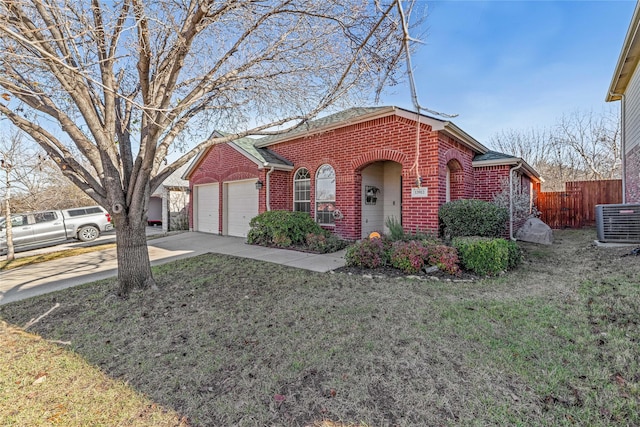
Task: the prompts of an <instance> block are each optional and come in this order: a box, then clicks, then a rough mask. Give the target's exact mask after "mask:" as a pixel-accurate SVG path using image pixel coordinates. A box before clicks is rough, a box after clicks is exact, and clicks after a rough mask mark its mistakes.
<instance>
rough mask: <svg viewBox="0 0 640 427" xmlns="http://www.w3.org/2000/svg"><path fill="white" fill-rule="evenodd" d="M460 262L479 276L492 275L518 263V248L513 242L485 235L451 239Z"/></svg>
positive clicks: (519, 257) (519, 258) (519, 256)
mask: <svg viewBox="0 0 640 427" xmlns="http://www.w3.org/2000/svg"><path fill="white" fill-rule="evenodd" d="M452 244H453V246H454V247H455V248H456V249H457V250H458V255H459V257H460V263H461V264H462V266H463V267H464V268H466V269H467V270H470V271H473V272H474V273H476V274H479V275H481V276H493V275H496V274H498V273H500V272H501V271H505V270H508V269H509V268H513V267H515V266H517V265H518V264H519V263H520V260H521V255H520V248H519V247H518V245H517V244H516V243H515V242H512V241H510V240H505V239H499V238H498V239H492V238H487V237H459V238H455V239H453V242H452Z"/></svg>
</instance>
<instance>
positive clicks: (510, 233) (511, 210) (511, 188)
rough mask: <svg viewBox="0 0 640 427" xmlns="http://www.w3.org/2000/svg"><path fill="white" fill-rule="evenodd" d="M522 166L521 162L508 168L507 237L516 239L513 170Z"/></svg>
mask: <svg viewBox="0 0 640 427" xmlns="http://www.w3.org/2000/svg"><path fill="white" fill-rule="evenodd" d="M521 167H522V162H518V164H517V165H516V166H514V167H512V168H511V169H509V238H510V239H511V240H513V241H514V242H515V241H516V238H515V237H513V172H514V171H516V170H518V169H520V168H521Z"/></svg>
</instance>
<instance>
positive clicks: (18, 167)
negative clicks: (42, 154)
mask: <svg viewBox="0 0 640 427" xmlns="http://www.w3.org/2000/svg"><path fill="white" fill-rule="evenodd" d="M36 157H37V156H36V151H35V150H34V149H33V147H32V146H30V145H29V144H28V143H27V142H26V141H25V140H24V138H23V134H22V133H21V132H18V131H14V132H11V133H10V134H9V135H8V136H5V135H3V136H2V137H1V138H0V169H2V172H4V173H3V177H2V178H3V179H2V180H0V194H2V199H3V200H4V203H3V205H4V206H3V208H0V212H2V211H4V212H3V213H4V216H5V222H4V224H3V225H4V227H3V229H4V230H3V231H4V233H3V234H5V238H6V240H7V260H8V261H11V260H13V259H14V258H15V256H14V248H13V232H12V227H11V225H12V223H11V212H12V211H13V212H15V210H16V209H15V208H19V206H15V204H14V203H13V202H14V200H13V198H14V197H15V195H16V194H24V192H25V189H26V188H28V187H29V185H30V183H31V182H33V176H34V173H33V172H34V170H36V169H37V168H38V166H37V163H36V162H37V160H34V159H35V158H36Z"/></svg>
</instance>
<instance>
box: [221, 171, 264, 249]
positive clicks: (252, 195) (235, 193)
mask: <svg viewBox="0 0 640 427" xmlns="http://www.w3.org/2000/svg"><path fill="white" fill-rule="evenodd" d="M226 211H227V234H228V235H229V236H238V237H247V233H249V221H251V218H253V217H254V216H256V215H258V190H256V181H255V180H250V181H237V182H229V183H228V184H227V209H226Z"/></svg>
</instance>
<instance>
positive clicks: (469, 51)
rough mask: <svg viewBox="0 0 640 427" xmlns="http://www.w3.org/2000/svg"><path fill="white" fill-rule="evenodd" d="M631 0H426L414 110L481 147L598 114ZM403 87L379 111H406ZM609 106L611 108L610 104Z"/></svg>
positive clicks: (416, 59) (415, 62) (407, 95)
mask: <svg viewBox="0 0 640 427" xmlns="http://www.w3.org/2000/svg"><path fill="white" fill-rule="evenodd" d="M634 7H635V1H433V2H428V16H427V20H426V23H425V25H426V29H427V32H426V35H425V36H424V37H423V38H422V40H423V41H424V42H425V43H424V44H423V45H421V46H419V47H418V51H417V52H416V53H415V54H414V55H413V58H412V60H413V65H414V67H413V68H414V72H415V76H416V85H417V88H418V97H419V100H420V103H421V104H422V105H423V106H425V107H427V108H430V109H433V110H436V111H439V112H443V113H448V114H458V117H455V118H453V119H452V121H453V122H454V123H456V124H457V125H458V126H459V127H461V128H462V129H463V130H464V131H466V132H467V133H469V134H470V135H471V136H473V137H474V138H476V139H477V140H478V141H480V142H481V143H483V144H485V145H490V144H489V139H490V137H491V136H492V135H495V134H496V133H498V132H499V131H500V130H502V129H528V128H531V127H538V126H547V127H548V126H551V125H553V124H554V123H555V122H556V120H557V119H558V118H560V117H561V116H562V115H563V114H569V113H571V112H573V111H576V110H578V109H579V110H594V111H595V112H599V111H602V109H603V108H605V107H608V106H609V107H610V104H607V103H605V102H604V98H605V96H606V93H607V90H608V89H609V84H610V82H611V78H612V76H613V70H614V68H615V65H616V62H617V60H618V56H619V54H620V50H621V48H622V43H623V41H624V37H625V35H626V32H627V28H628V26H629V22H630V21H631V16H632V14H633V10H634ZM408 87H409V86H408V84H407V85H402V86H396V87H394V88H392V89H393V93H392V94H389V95H387V96H385V97H383V99H382V103H383V104H393V105H397V106H400V107H405V108H411V97H410V92H409V88H408ZM615 107H616V108H618V107H619V106H618V105H615Z"/></svg>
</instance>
